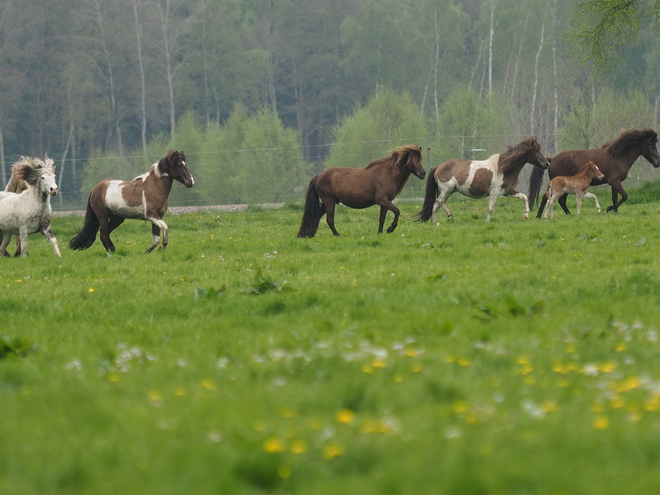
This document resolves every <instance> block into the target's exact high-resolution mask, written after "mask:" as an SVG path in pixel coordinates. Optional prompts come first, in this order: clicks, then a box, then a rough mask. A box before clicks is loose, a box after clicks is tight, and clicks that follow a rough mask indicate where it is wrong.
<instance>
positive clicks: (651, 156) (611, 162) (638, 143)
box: [529, 129, 660, 218]
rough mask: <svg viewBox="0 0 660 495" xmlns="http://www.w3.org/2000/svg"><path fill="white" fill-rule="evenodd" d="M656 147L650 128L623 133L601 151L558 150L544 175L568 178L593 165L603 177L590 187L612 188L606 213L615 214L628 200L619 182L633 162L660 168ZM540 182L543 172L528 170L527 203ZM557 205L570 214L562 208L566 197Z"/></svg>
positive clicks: (544, 198) (537, 192)
mask: <svg viewBox="0 0 660 495" xmlns="http://www.w3.org/2000/svg"><path fill="white" fill-rule="evenodd" d="M657 144H658V134H657V133H656V132H655V131H654V130H653V129H630V130H624V131H622V132H621V135H620V136H619V137H618V138H617V139H615V140H614V141H610V142H608V143H605V144H604V145H603V146H602V147H601V148H598V149H588V150H569V151H562V152H561V153H559V154H558V155H556V156H555V157H553V158H551V159H550V167H549V168H548V175H549V176H550V179H551V180H552V179H554V178H555V177H557V176H558V175H564V176H571V175H575V174H577V173H578V172H579V171H580V168H581V167H582V165H584V164H585V163H586V162H588V161H592V162H594V163H597V164H598V168H599V169H600V171H601V172H602V173H603V175H604V177H603V178H602V179H593V180H592V181H591V185H592V186H597V185H600V184H609V185H610V187H611V188H612V204H611V205H610V206H608V207H607V211H618V209H619V206H621V204H622V203H623V202H624V201H626V200H627V199H628V193H626V191H625V190H624V189H623V186H622V185H621V183H622V182H623V181H624V180H626V177H628V172H630V168H631V167H632V166H633V163H635V160H637V159H638V158H639V157H640V156H643V157H644V158H646V159H647V160H648V161H649V162H650V163H651V165H653V166H654V167H656V168H657V167H660V155H659V154H658V148H657ZM542 181H543V171H540V170H539V171H537V170H532V175H531V177H530V179H529V200H530V202H531V204H532V205H533V204H534V202H535V200H536V198H537V197H538V196H539V192H540V191H541V182H542ZM619 195H620V196H621V200H619ZM547 200H548V198H546V196H543V197H541V205H540V207H539V211H538V213H537V215H536V217H537V218H541V215H542V214H543V209H544V208H545V204H546V202H547ZM559 204H560V206H561V207H562V209H563V210H564V213H566V214H567V215H568V214H569V213H570V212H569V211H568V207H567V206H566V195H563V196H562V197H560V198H559Z"/></svg>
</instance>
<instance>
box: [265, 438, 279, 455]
mask: <svg viewBox="0 0 660 495" xmlns="http://www.w3.org/2000/svg"><path fill="white" fill-rule="evenodd" d="M264 450H265V451H266V452H268V453H269V454H277V453H278V452H282V451H283V450H284V442H283V441H282V439H280V438H277V437H270V438H267V439H266V440H265V441H264Z"/></svg>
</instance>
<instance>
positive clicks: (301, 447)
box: [290, 440, 307, 454]
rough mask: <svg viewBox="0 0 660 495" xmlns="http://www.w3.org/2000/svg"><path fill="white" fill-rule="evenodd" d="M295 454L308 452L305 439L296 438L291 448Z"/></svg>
mask: <svg viewBox="0 0 660 495" xmlns="http://www.w3.org/2000/svg"><path fill="white" fill-rule="evenodd" d="M290 450H291V452H293V453H294V454H304V453H305V452H307V442H305V441H304V440H294V441H293V443H292V444H291V448H290Z"/></svg>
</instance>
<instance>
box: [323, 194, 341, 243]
mask: <svg viewBox="0 0 660 495" xmlns="http://www.w3.org/2000/svg"><path fill="white" fill-rule="evenodd" d="M321 202H322V203H323V204H324V205H325V210H326V212H327V213H326V215H325V221H326V222H327V223H328V227H330V230H332V233H333V234H334V235H336V236H338V235H339V232H337V229H336V228H335V202H334V201H332V200H328V201H326V199H325V198H322V199H321Z"/></svg>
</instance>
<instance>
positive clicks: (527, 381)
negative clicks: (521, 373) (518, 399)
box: [524, 375, 536, 385]
mask: <svg viewBox="0 0 660 495" xmlns="http://www.w3.org/2000/svg"><path fill="white" fill-rule="evenodd" d="M524 381H525V385H534V384H535V383H536V378H534V377H533V376H531V375H530V376H526V377H525V380H524Z"/></svg>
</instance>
